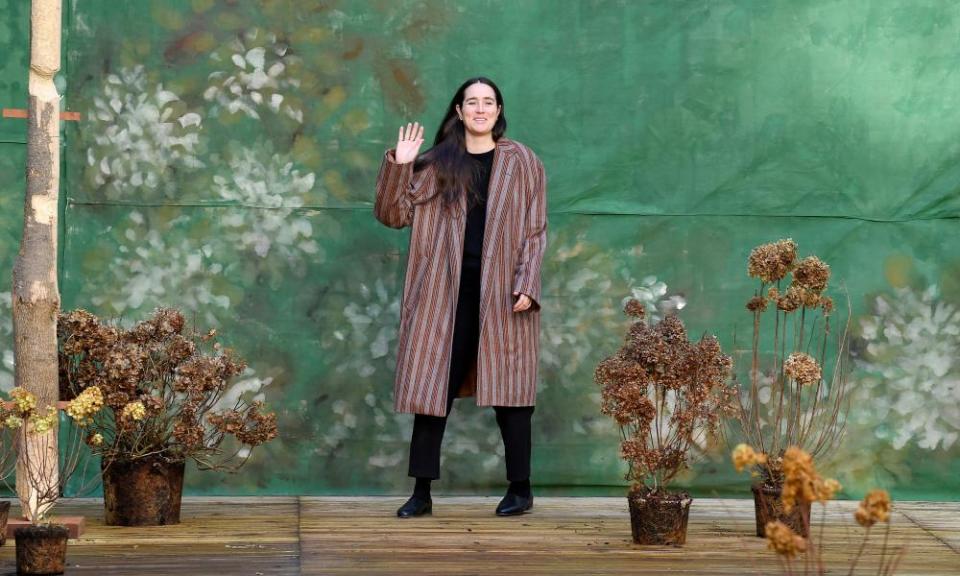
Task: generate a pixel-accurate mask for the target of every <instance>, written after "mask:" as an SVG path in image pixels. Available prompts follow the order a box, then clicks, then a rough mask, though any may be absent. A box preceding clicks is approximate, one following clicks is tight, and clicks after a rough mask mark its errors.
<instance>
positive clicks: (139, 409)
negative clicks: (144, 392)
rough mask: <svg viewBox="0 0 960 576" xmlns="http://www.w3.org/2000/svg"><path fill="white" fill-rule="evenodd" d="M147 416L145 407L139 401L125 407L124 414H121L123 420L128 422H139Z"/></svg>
mask: <svg viewBox="0 0 960 576" xmlns="http://www.w3.org/2000/svg"><path fill="white" fill-rule="evenodd" d="M146 416H147V409H146V407H145V406H144V405H143V402H140V401H139V400H138V401H136V402H131V403H129V404H127V405H126V406H124V407H123V412H122V413H121V416H120V417H121V418H122V419H123V420H127V421H131V420H132V421H134V422H139V421H140V420H143V419H144V418H146Z"/></svg>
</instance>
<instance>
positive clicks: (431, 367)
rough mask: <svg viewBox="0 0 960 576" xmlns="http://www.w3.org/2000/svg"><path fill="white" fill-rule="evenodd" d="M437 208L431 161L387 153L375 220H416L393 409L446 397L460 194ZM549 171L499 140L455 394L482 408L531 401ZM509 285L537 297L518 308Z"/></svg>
mask: <svg viewBox="0 0 960 576" xmlns="http://www.w3.org/2000/svg"><path fill="white" fill-rule="evenodd" d="M454 208H455V209H453V210H450V209H449V208H445V207H444V206H443V202H442V197H441V195H440V194H439V190H437V186H436V177H435V173H434V170H433V168H432V167H427V168H425V169H423V170H421V171H419V172H417V173H416V174H414V172H413V163H408V164H397V163H396V162H395V159H394V151H393V150H389V151H387V153H386V155H385V157H384V159H383V164H382V165H381V167H380V174H379V176H378V177H377V200H376V205H375V206H374V214H375V215H376V217H377V220H379V221H380V222H382V223H384V224H385V225H387V226H390V227H391V228H403V227H405V226H412V227H413V230H412V233H411V236H410V252H409V256H408V258H407V273H406V278H405V280H404V285H403V301H402V302H403V303H402V306H401V313H400V334H399V343H398V350H397V352H398V354H397V371H396V381H395V383H394V408H395V409H396V411H397V412H413V413H417V414H430V415H435V416H442V415H443V414H444V411H445V408H446V401H447V381H448V378H449V373H450V356H451V350H450V347H451V341H452V336H453V324H454V317H455V316H454V314H455V312H456V305H457V292H458V289H459V279H460V267H461V263H462V259H463V235H464V229H465V227H466V212H467V205H466V199H465V198H461V200H460V203H459V206H454ZM546 229H547V216H546V177H545V175H544V171H543V164H542V163H541V162H540V160H539V159H538V158H537V157H536V155H535V154H534V153H533V152H532V151H531V150H530V149H529V148H527V147H526V146H524V145H522V144H520V143H519V142H514V141H512V140H509V139H507V138H501V139H500V140H498V141H497V144H496V149H495V152H494V156H493V167H492V169H491V172H490V188H489V189H488V192H487V219H486V225H485V227H484V239H483V252H482V258H483V260H482V274H481V283H480V348H479V351H478V353H477V363H476V365H475V366H474V367H473V369H471V370H470V374H469V376H467V378H466V380H465V381H464V383H463V385H462V386H461V388H460V394H459V396H469V395H473V394H475V395H476V402H477V405H479V406H533V405H534V402H535V397H536V387H537V369H538V359H539V355H540V267H541V263H542V261H543V252H544V249H545V248H546V244H547V233H546ZM514 292H520V293H522V294H526V295H528V296H529V297H530V298H531V299H532V300H533V303H532V305H531V306H530V308H528V309H527V310H526V311H524V312H514V311H513V303H514V297H513V293H514Z"/></svg>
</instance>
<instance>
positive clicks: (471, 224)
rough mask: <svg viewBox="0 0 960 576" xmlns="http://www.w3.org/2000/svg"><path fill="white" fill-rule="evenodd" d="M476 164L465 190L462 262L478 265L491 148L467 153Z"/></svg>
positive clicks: (485, 217)
mask: <svg viewBox="0 0 960 576" xmlns="http://www.w3.org/2000/svg"><path fill="white" fill-rule="evenodd" d="M467 155H468V156H470V159H471V160H473V162H474V163H475V164H476V171H475V172H474V176H473V181H472V183H471V186H470V189H469V190H468V191H467V227H466V230H465V231H464V235H463V262H464V264H468V265H473V266H480V260H481V257H482V255H483V230H484V227H485V226H486V223H487V189H488V188H489V187H490V171H491V170H492V169H493V150H490V151H489V152H483V153H481V154H471V153H469V152H468V153H467Z"/></svg>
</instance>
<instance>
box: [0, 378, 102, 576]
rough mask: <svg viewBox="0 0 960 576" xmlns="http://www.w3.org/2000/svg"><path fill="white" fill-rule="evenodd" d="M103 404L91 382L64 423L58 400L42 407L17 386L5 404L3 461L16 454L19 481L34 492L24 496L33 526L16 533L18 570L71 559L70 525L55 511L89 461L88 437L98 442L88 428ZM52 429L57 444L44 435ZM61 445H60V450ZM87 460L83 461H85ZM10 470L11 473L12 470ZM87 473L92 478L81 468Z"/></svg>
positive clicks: (45, 569) (52, 567)
mask: <svg viewBox="0 0 960 576" xmlns="http://www.w3.org/2000/svg"><path fill="white" fill-rule="evenodd" d="M102 408H103V395H102V393H101V391H100V389H99V388H97V387H96V386H91V387H90V388H88V389H87V390H85V391H84V392H83V393H82V394H80V395H79V396H78V397H77V398H75V399H74V400H72V401H71V402H70V403H69V404H67V409H66V412H67V414H68V416H69V418H68V420H67V421H66V422H64V423H63V424H62V425H59V426H58V424H59V412H58V410H57V408H56V407H55V406H47V407H45V408H41V407H40V406H39V405H38V402H37V398H36V397H35V396H34V395H33V394H32V393H30V392H29V391H27V390H25V389H23V388H20V387H17V388H14V389H13V390H12V391H11V392H10V400H9V401H7V402H3V403H2V405H0V426H2V428H3V447H2V451H3V454H4V457H3V461H4V462H6V461H7V460H8V459H9V456H11V455H12V454H16V457H17V458H18V460H19V462H20V464H21V466H20V471H21V472H20V476H19V478H18V481H19V482H25V483H26V484H27V487H28V493H29V497H28V498H26V499H25V500H24V501H23V507H24V510H23V512H24V515H25V516H26V517H27V519H28V520H29V521H30V524H29V525H28V526H24V527H21V528H17V529H16V530H15V531H14V537H15V538H16V547H17V550H16V558H17V574H62V573H63V571H64V566H65V564H66V555H67V537H68V535H69V532H68V530H67V527H66V526H63V525H61V524H57V523H56V522H55V521H54V520H55V519H53V518H51V516H50V513H51V511H52V509H53V507H54V505H55V504H56V502H57V500H58V499H59V498H60V494H61V492H62V490H63V487H64V486H65V485H66V484H67V482H68V481H69V480H70V479H71V478H72V477H73V476H74V473H75V472H77V471H78V470H82V469H84V468H85V467H86V462H87V461H86V460H84V459H82V458H81V457H80V456H81V451H82V450H81V449H82V447H83V445H84V443H95V442H96V438H95V437H94V434H91V433H90V431H89V430H87V426H88V425H89V424H90V422H91V421H92V419H93V418H95V417H96V416H97V415H98V414H99V412H100V411H101V409H102ZM50 430H57V434H56V436H57V438H58V442H57V443H55V444H54V445H53V446H54V447H53V448H51V447H49V446H50V445H49V444H48V443H47V442H45V441H42V439H41V438H39V437H40V436H42V435H46V434H47V433H48V432H49V431H50ZM56 446H59V454H58V453H57V451H56V450H57V448H56ZM81 463H83V466H80V464H81ZM4 471H5V472H6V473H7V476H5V477H4V479H6V478H8V477H9V474H10V470H9V469H8V468H5V469H4ZM81 477H82V478H89V476H88V475H86V474H81ZM96 479H97V476H96V475H94V476H93V479H92V480H89V481H88V482H87V483H86V484H85V485H84V486H80V487H78V488H77V490H78V492H80V493H83V492H85V491H87V490H88V489H90V488H93V487H94V486H96V483H97V482H96Z"/></svg>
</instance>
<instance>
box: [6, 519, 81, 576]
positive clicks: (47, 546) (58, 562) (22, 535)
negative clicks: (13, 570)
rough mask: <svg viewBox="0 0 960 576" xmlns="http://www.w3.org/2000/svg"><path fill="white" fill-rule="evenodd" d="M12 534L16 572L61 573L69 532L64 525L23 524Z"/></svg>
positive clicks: (65, 559)
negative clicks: (15, 555) (15, 554)
mask: <svg viewBox="0 0 960 576" xmlns="http://www.w3.org/2000/svg"><path fill="white" fill-rule="evenodd" d="M13 534H14V538H16V539H17V574H63V570H64V566H65V565H66V563H67V536H69V534H70V532H69V531H68V530H67V527H66V526H61V525H59V524H40V525H36V526H24V527H23V528H17V529H16V531H14V533H13Z"/></svg>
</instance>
